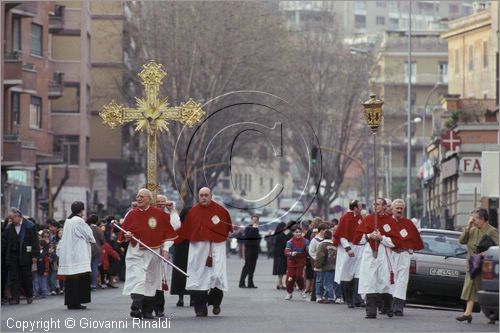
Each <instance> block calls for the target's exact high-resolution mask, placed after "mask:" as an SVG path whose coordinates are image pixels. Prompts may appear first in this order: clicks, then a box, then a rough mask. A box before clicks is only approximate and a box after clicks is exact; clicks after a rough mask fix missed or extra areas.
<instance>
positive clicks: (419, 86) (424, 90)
mask: <svg viewBox="0 0 500 333" xmlns="http://www.w3.org/2000/svg"><path fill="white" fill-rule="evenodd" d="M411 42H412V60H411V78H409V77H408V37H407V36H406V35H405V34H404V33H399V32H391V33H386V34H385V35H384V39H383V41H382V43H381V45H380V48H379V52H378V55H377V61H376V66H375V68H374V71H373V73H372V76H371V79H370V81H371V82H370V84H371V86H372V89H373V91H375V92H376V93H377V95H378V96H379V98H381V99H383V100H384V106H383V108H384V123H383V126H382V129H381V131H380V134H379V137H380V142H381V150H382V151H381V152H380V153H381V155H380V158H379V163H378V169H379V170H380V173H379V174H378V176H379V178H380V182H379V184H383V186H380V189H381V195H384V196H386V197H403V198H404V197H405V194H404V193H405V192H406V174H407V165H408V159H407V142H408V139H407V124H408V123H407V117H408V113H407V112H408V111H407V110H408V109H407V104H408V102H407V101H408V81H409V80H411V84H412V92H411V119H412V120H411V121H412V125H411V127H412V137H411V160H410V161H409V163H411V164H410V166H411V181H412V192H415V190H416V189H418V188H416V185H417V184H416V183H417V180H416V177H417V174H418V168H419V166H420V165H421V164H422V162H423V160H422V149H423V144H424V143H425V140H426V138H427V137H429V136H430V133H431V127H432V125H431V114H432V110H434V109H435V108H436V107H439V96H440V95H442V94H444V93H446V91H447V84H448V76H447V74H448V52H447V45H446V42H445V41H443V40H442V39H440V38H439V35H438V34H437V33H432V32H429V33H419V34H418V35H417V34H416V35H414V36H412V41H411ZM424 121H425V124H424ZM424 125H425V126H424ZM403 183H404V184H403ZM403 185H404V186H403Z"/></svg>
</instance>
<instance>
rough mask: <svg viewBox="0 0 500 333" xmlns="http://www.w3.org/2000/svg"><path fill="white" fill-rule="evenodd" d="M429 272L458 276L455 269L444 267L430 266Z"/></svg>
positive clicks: (438, 274)
mask: <svg viewBox="0 0 500 333" xmlns="http://www.w3.org/2000/svg"><path fill="white" fill-rule="evenodd" d="M429 274H430V275H437V276H448V277H454V278H457V277H458V276H459V272H458V271H457V270H455V269H446V268H431V269H430V271H429Z"/></svg>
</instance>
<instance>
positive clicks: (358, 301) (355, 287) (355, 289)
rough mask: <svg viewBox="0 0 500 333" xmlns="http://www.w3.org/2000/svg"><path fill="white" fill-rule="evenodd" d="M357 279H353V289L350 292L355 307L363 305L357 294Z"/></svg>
mask: <svg viewBox="0 0 500 333" xmlns="http://www.w3.org/2000/svg"><path fill="white" fill-rule="evenodd" d="M358 287H359V278H354V288H353V290H352V293H353V295H352V297H353V303H354V305H355V306H361V304H363V303H364V301H363V298H362V297H361V295H360V294H358Z"/></svg>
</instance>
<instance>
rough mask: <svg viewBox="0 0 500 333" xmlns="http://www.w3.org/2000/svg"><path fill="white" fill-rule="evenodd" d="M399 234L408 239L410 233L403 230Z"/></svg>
mask: <svg viewBox="0 0 500 333" xmlns="http://www.w3.org/2000/svg"><path fill="white" fill-rule="evenodd" d="M399 234H400V235H401V237H403V238H406V236H408V231H407V230H406V229H401V231H400V232H399Z"/></svg>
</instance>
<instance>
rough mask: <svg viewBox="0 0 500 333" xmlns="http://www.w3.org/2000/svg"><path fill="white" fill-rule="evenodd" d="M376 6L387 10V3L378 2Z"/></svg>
mask: <svg viewBox="0 0 500 333" xmlns="http://www.w3.org/2000/svg"><path fill="white" fill-rule="evenodd" d="M375 5H376V6H377V7H380V8H385V1H377V2H376V3H375Z"/></svg>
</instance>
